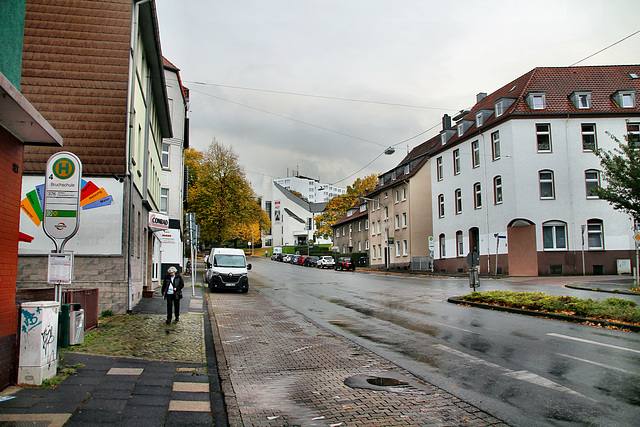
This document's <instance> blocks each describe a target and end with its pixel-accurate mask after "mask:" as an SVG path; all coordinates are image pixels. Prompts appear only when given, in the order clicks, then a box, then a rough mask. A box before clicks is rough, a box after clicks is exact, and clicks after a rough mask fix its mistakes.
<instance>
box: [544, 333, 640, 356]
mask: <svg viewBox="0 0 640 427" xmlns="http://www.w3.org/2000/svg"><path fill="white" fill-rule="evenodd" d="M547 335H549V336H550V337H556V338H563V339H565V340H572V341H578V342H583V343H586V344H594V345H599V346H602V347H609V348H615V349H616V350H624V351H630V352H633V353H638V354H640V350H634V349H632V348H626V347H620V346H617V345H612V344H605V343H602V342H597V341H590V340H585V339H582V338H576V337H570V336H568V335H562V334H554V333H551V334H547Z"/></svg>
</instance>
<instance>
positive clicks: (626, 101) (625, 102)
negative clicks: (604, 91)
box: [611, 90, 636, 108]
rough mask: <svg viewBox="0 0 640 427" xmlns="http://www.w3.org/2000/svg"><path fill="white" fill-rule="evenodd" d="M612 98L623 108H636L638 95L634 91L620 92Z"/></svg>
mask: <svg viewBox="0 0 640 427" xmlns="http://www.w3.org/2000/svg"><path fill="white" fill-rule="evenodd" d="M611 98H612V99H613V101H614V102H615V103H616V104H617V105H618V107H621V108H633V107H635V106H636V93H635V91H633V90H619V91H617V92H616V93H614V94H613V95H611Z"/></svg>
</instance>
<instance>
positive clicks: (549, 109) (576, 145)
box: [430, 65, 640, 276]
mask: <svg viewBox="0 0 640 427" xmlns="http://www.w3.org/2000/svg"><path fill="white" fill-rule="evenodd" d="M639 75H640V66H639V65H624V66H591V67H562V68H546V67H545V68H536V69H534V70H532V71H530V72H528V73H526V74H525V75H523V76H521V77H519V78H517V79H516V80H514V81H512V82H509V83H508V84H506V85H505V86H503V87H502V88H500V89H498V90H496V91H495V92H493V93H492V94H490V95H488V96H487V95H486V94H485V93H481V94H479V95H478V98H477V103H476V105H475V106H474V107H473V108H472V109H471V111H465V112H463V113H461V114H460V115H459V116H458V117H455V118H454V120H455V125H452V124H451V120H450V119H449V118H448V117H446V116H445V119H444V120H443V129H442V131H441V132H440V135H439V138H440V141H439V144H438V145H439V147H438V148H436V149H434V150H432V151H431V153H430V156H431V161H430V166H431V183H432V194H433V199H434V200H433V237H434V239H435V243H436V245H435V246H436V247H435V270H436V271H443V272H444V271H446V272H456V271H466V270H467V269H468V265H467V262H466V256H467V254H469V252H476V253H478V254H479V255H480V269H481V272H482V273H487V272H489V273H492V274H494V273H496V272H497V273H503V274H509V275H530V276H536V275H549V274H615V273H616V272H617V270H618V262H617V261H618V260H629V259H631V260H633V259H634V258H635V256H634V239H633V235H634V233H633V222H632V220H631V218H630V217H629V215H627V214H624V213H622V212H620V211H615V210H614V209H613V208H612V206H611V205H610V204H609V203H608V202H607V201H604V200H601V199H599V198H598V197H597V196H595V195H594V194H593V193H592V192H591V189H592V188H593V187H594V186H597V185H600V184H605V182H603V181H602V177H601V174H602V170H601V165H600V161H599V159H598V157H597V156H596V155H595V154H594V152H593V150H594V149H604V150H612V149H614V148H615V147H617V144H616V142H615V141H614V140H613V139H612V138H611V137H610V136H609V134H611V135H615V136H616V137H618V138H619V139H621V140H623V137H624V136H625V135H626V134H628V133H629V134H632V135H634V137H635V138H636V140H638V137H639V136H640V131H639V128H640V108H639V107H638V93H639V92H640V78H639V77H638V76H639Z"/></svg>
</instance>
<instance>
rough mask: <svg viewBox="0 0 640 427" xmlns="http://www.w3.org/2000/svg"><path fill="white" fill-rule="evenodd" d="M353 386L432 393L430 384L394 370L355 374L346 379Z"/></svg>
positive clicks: (376, 389)
mask: <svg viewBox="0 0 640 427" xmlns="http://www.w3.org/2000/svg"><path fill="white" fill-rule="evenodd" d="M344 384H345V385H347V386H349V387H351V388H363V389H366V390H375V391H387V392H393V393H411V394H432V393H433V390H431V388H430V386H429V385H428V384H426V383H423V382H422V381H418V380H416V379H412V378H409V377H407V376H404V375H402V374H399V373H397V372H393V371H387V372H383V373H380V374H375V375H355V376H353V377H349V378H347V379H346V380H344Z"/></svg>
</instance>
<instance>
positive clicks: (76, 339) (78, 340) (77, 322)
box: [69, 309, 84, 345]
mask: <svg viewBox="0 0 640 427" xmlns="http://www.w3.org/2000/svg"><path fill="white" fill-rule="evenodd" d="M83 342H84V310H83V309H80V310H74V311H70V312H69V345H78V344H82V343H83Z"/></svg>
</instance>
